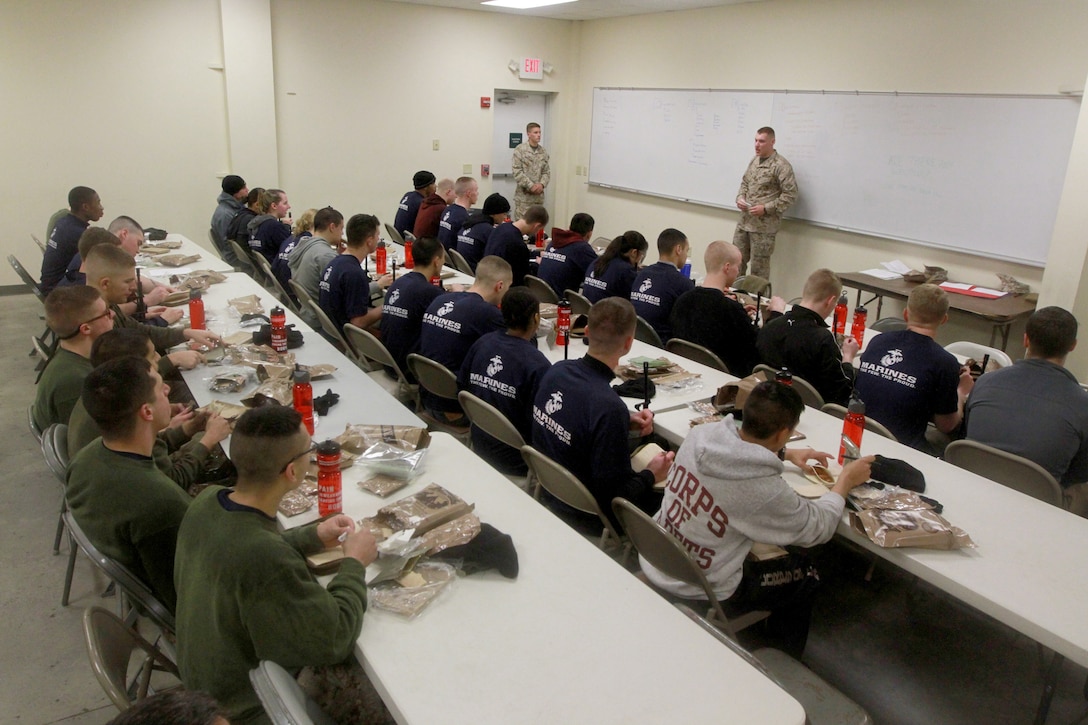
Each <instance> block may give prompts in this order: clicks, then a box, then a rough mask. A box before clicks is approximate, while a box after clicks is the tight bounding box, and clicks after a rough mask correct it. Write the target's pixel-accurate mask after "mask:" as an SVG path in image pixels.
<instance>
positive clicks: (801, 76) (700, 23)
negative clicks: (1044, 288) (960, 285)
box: [569, 0, 1088, 351]
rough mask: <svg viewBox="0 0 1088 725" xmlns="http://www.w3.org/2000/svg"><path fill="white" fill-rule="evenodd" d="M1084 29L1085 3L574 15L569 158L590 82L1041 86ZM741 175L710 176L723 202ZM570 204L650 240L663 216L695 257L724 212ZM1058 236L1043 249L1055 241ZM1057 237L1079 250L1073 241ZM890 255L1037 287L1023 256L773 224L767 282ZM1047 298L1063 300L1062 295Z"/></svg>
mask: <svg viewBox="0 0 1088 725" xmlns="http://www.w3.org/2000/svg"><path fill="white" fill-rule="evenodd" d="M1086 31H1088V4H1085V3H1079V2H1048V3H1037V2H1027V1H1024V0H1006V1H1004V2H1000V3H994V2H987V1H986V0H975V1H970V0H962V1H959V2H954V3H948V2H937V1H935V0H900V1H895V2H870V1H868V0H825V1H822V2H811V1H810V0H769V1H768V2H761V3H753V4H743V5H730V6H726V7H721V8H711V9H705V10H692V11H682V12H675V13H664V14H659V15H651V16H638V17H632V18H622V19H616V20H599V21H591V22H587V23H584V24H583V27H582V31H581V32H582V42H581V54H582V62H581V69H582V70H581V74H580V77H579V82H578V106H577V116H578V118H579V128H580V129H582V130H581V132H580V133H579V134H578V135H577V136H576V137H575V138H573V139H572V140H573V141H574V143H575V149H574V151H573V156H572V157H571V158H570V159H569V163H570V164H571V165H574V164H588V163H589V131H588V129H589V119H590V115H591V101H592V99H591V92H592V88H593V87H595V86H642V87H681V88H735V89H745V88H774V89H779V88H784V89H803V90H810V89H831V90H854V89H857V90H871V91H892V90H898V91H904V92H937V93H942V92H944V93H1026V94H1051V93H1056V92H1057V91H1058V88H1059V86H1062V85H1075V86H1080V87H1083V83H1084V78H1085V73H1086V70H1088V45H1086V44H1085V43H1084V42H1083V39H1084V37H1086ZM754 131H755V129H754V128H753V135H754ZM789 143H790V140H789V138H786V137H780V138H779V139H778V144H777V147H778V149H779V150H780V151H781V152H782V153H783V155H785V156H786V157H787V158H788V157H789V155H790V152H789ZM1024 143H1027V144H1035V143H1046V139H1024ZM1086 143H1088V141H1086ZM742 172H743V169H737V173H736V176H735V178H732V177H731V178H727V179H722V187H721V194H722V197H723V199H732V198H733V196H734V195H735V193H736V188H737V185H738V183H739V180H740V175H741V173H742ZM582 181H584V179H583V180H582ZM979 183H985V180H984V179H980V180H979ZM1076 191H1077V192H1079V193H1073V194H1069V192H1070V189H1069V188H1068V186H1067V195H1068V196H1070V197H1071V198H1072V197H1073V196H1079V198H1080V199H1083V198H1084V197H1085V194H1088V188H1085V185H1084V184H1082V183H1079V182H1078V184H1077V187H1076ZM801 193H804V190H803V189H802V190H801ZM570 205H571V207H579V208H585V209H586V210H588V211H590V212H591V213H592V214H593V215H594V216H595V217H596V219H597V222H598V228H599V229H601V230H602V231H605V233H606V234H612V233H616V232H618V231H622V229H626V228H629V227H635V228H638V229H640V230H641V231H643V232H644V233H645V234H646V236H647V238H650V237H651V235H654V236H656V234H657V232H659V231H660V230H661V229H662V228H664V227H666V226H674V227H677V228H679V229H681V230H683V231H684V232H686V233H687V234H688V236H689V237H690V238H691V239H692V241H693V242H694V243H695V245H696V249H697V255H696V259H695V260H694V263H695V266H696V267H700V266H701V262H702V259H701V256H702V251H701V250H702V249H703V248H704V247H705V245H706V243H707V242H709V241H711V240H713V239H726V240H729V239H731V238H732V234H733V230H734V227H735V226H736V222H737V216H738V215H737V214H736V213H734V212H726V211H722V210H717V209H710V208H702V207H698V206H692V205H688V204H682V203H679V202H673V201H668V200H663V199H654V198H652V197H647V196H636V195H632V194H628V193H624V192H618V191H612V190H603V189H598V188H595V187H587V186H585V185H584V184H581V185H577V186H574V187H572V194H571V198H570ZM1081 206H1083V205H1081ZM1081 228H1082V229H1083V226H1082V227H1081ZM1068 246H1070V245H1065V244H1057V245H1055V249H1056V250H1057V249H1064V250H1065V252H1068V248H1067V247H1068ZM1071 246H1073V247H1077V248H1080V249H1083V248H1084V242H1083V241H1072V242H1071ZM1063 254H1064V253H1063ZM1054 256H1055V258H1052V265H1051V266H1052V267H1055V266H1056V267H1058V268H1061V269H1062V273H1063V277H1064V278H1065V279H1067V280H1068V281H1069V282H1070V284H1071V285H1072V287H1073V289H1077V288H1079V286H1080V276H1081V268H1082V262H1083V255H1081V257H1078V258H1077V260H1076V263H1075V264H1074V265H1073V266H1072V267H1068V266H1065V265H1063V264H1062V260H1063V259H1064V256H1058V255H1057V254H1056V255H1054ZM893 258H900V259H902V260H903V261H905V262H906V263H908V264H910V265H912V266H915V267H916V268H919V269H920V268H921V266H922V265H923V264H933V265H939V266H943V267H945V268H947V269H949V270H950V272H951V273H952V275H953V276H954V277H956V278H958V279H962V280H966V281H971V282H974V283H978V284H986V285H995V284H996V283H997V279H996V277H994V273H995V272H998V271H1001V272H1009V273H1011V274H1013V275H1015V276H1016V277H1017V278H1019V279H1021V280H1023V281H1025V282H1027V283H1029V284H1031V285H1032V288H1033V289H1035V290H1039V289H1040V285H1041V282H1042V278H1043V270H1042V269H1039V268H1035V267H1028V266H1022V265H1009V264H1006V263H1002V262H996V261H993V260H989V259H985V258H982V257H974V256H967V255H961V254H956V253H952V252H946V251H942V250H936V249H931V248H928V247H921V246H916V245H907V244H903V243H899V242H892V241H888V240H882V239H878V238H875V237H869V236H864V235H858V234H851V233H846V232H836V231H833V230H829V229H823V228H819V227H815V226H812V225H809V224H805V223H803V222H787V223H786V224H785V225H784V226H783V230H782V232H780V233H779V235H778V248H777V251H776V252H775V256H774V258H773V261H772V270H773V272H772V281H773V282H774V286H775V291H776V292H778V293H779V294H782V295H783V296H785V297H787V298H788V297H791V296H795V295H798V294H800V288H801V286H802V284H803V282H804V279H805V277H806V276H807V274H808V273H809V272H810V271H811V270H813V269H815V268H816V267H820V266H827V267H831V268H833V269H839V270H847V271H849V270H860V269H865V268H868V267H871V266H874V265H875V264H877V263H878V262H881V261H887V260H889V259H893ZM1054 263H1056V264H1054ZM1044 302H1045V296H1044ZM1052 303H1054V304H1065V305H1066V306H1069V305H1071V304H1072V301H1071V300H1069V299H1068V298H1066V299H1065V300H1062V301H1059V300H1053V301H1052ZM885 309H886V310H887V309H888V306H887V305H886V306H885ZM965 323H966V324H965ZM986 335H988V329H985V328H984V327H980V326H979V325H977V324H970V323H968V322H967V321H966V320H965V319H964V318H962V317H958V316H957V317H954V319H953V322H952V324H950V325H949V326H948V328H947V329H945V330H943V331H942V334H941V337H942V339H946V340H952V339H957V338H961V337H967V336H970V337H972V338H973V339H976V340H980V341H984V340H985V336H986ZM1015 339H1016V338H1015V334H1014V340H1013V341H1011V342H1010V346H1009V347H1010V351H1015V349H1016V348H1017V343H1016V342H1015Z"/></svg>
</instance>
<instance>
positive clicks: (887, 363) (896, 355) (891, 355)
mask: <svg viewBox="0 0 1088 725" xmlns="http://www.w3.org/2000/svg"><path fill="white" fill-rule="evenodd" d="M901 362H903V351H902V350H900V349H899V348H896V349H894V350H889V351H888V352H887V354H885V355H884V357H882V358H880V364H881V365H883V366H884V367H886V368H890V367H891V366H892V365H896V364H898V363H901Z"/></svg>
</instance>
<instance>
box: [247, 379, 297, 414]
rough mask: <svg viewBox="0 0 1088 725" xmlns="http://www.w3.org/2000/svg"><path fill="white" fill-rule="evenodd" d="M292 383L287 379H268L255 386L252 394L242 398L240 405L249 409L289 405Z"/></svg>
mask: <svg viewBox="0 0 1088 725" xmlns="http://www.w3.org/2000/svg"><path fill="white" fill-rule="evenodd" d="M292 388H293V384H292V382H291V381H290V380H289V379H287V378H269V379H267V380H265V381H264V382H263V383H261V384H260V385H258V386H257V389H256V390H254V391H253V392H252V393H250V394H249V395H247V396H246V397H244V398H242V403H244V404H245V405H247V406H249V407H250V408H259V407H261V406H262V405H268V404H270V403H277V404H279V405H291V404H292V403H293V402H294V401H293V399H292Z"/></svg>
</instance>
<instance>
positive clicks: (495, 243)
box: [484, 206, 548, 287]
mask: <svg viewBox="0 0 1088 725" xmlns="http://www.w3.org/2000/svg"><path fill="white" fill-rule="evenodd" d="M547 224H548V210H547V209H545V208H544V207H542V206H531V207H529V208H528V210H526V212H525V216H524V217H522V218H521V219H518V220H517V221H513V222H503V223H502V224H500V225H499V226H497V227H495V228H494V229H493V230H492V231H491V236H489V237H488V238H487V246H486V247H484V256H485V257H490V256H492V255H493V256H496V257H502V258H503V259H505V260H506V261H507V262H508V263H509V264H510V269H511V270H512V271H513V274H514V282H513V285H514V286H515V287H520V286H522V285H524V284H525V275H527V274H532V273H533V261H532V258H533V255H532V254H530V252H529V247H528V246H527V244H526V239H525V238H526V237H528V238H529V239H533V238H534V237H535V236H536V233H537V232H538V231H540V230H541V229H543V228H544V227H545V226H547Z"/></svg>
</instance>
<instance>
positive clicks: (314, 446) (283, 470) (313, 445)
mask: <svg viewBox="0 0 1088 725" xmlns="http://www.w3.org/2000/svg"><path fill="white" fill-rule="evenodd" d="M316 450H317V444H316V443H311V444H310V447H309V448H307V449H306V450H304V451H303V452H302V453H298V454H296V455H294V456H291V458H290V459H289V460H288V461H287V463H284V464H283V468H281V469H280V473H287V467H288V466H290V465H291V464H292V463H294V462H295V461H297V460H298V459H300V458H302V457H303V456H309V455H310V454H312V453H313V452H314V451H316Z"/></svg>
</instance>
